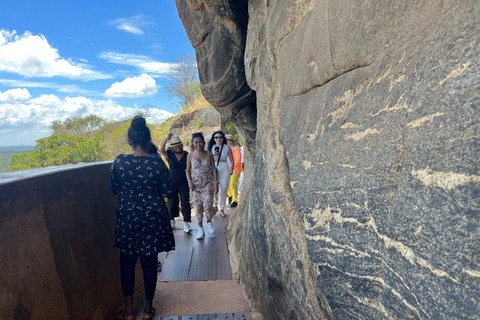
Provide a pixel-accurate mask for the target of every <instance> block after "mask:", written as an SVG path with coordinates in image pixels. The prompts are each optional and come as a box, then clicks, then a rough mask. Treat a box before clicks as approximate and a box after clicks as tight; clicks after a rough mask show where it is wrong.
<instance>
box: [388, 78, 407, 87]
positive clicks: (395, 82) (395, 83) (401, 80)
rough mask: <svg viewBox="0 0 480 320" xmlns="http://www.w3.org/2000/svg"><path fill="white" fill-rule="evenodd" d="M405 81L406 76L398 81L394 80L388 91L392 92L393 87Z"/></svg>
mask: <svg viewBox="0 0 480 320" xmlns="http://www.w3.org/2000/svg"><path fill="white" fill-rule="evenodd" d="M403 80H405V75H401V76H400V77H398V78H397V79H395V80H392V81H391V82H390V88H389V89H388V91H392V89H393V87H395V86H396V85H397V84H398V83H400V82H403Z"/></svg>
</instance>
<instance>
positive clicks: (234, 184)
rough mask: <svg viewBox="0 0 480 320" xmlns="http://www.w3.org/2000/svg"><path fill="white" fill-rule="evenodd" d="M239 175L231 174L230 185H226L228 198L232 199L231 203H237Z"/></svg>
mask: <svg viewBox="0 0 480 320" xmlns="http://www.w3.org/2000/svg"><path fill="white" fill-rule="evenodd" d="M239 177H240V173H235V172H234V173H232V175H231V176H230V184H229V185H228V196H229V197H232V202H238V201H237V200H238V178H239Z"/></svg>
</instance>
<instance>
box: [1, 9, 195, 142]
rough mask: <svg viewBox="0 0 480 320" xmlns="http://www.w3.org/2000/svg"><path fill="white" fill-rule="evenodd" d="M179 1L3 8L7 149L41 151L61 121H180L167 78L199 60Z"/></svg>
mask: <svg viewBox="0 0 480 320" xmlns="http://www.w3.org/2000/svg"><path fill="white" fill-rule="evenodd" d="M193 53H194V49H193V48H192V47H191V45H190V42H189V41H188V38H187V35H186V33H185V30H184V28H183V25H182V23H181V21H180V19H179V17H178V13H177V10H176V7H175V2H174V0H140V1H131V0H116V1H112V0H101V1H98V0H96V1H91V0H83V1H68V0H63V1H51V0H44V1H23V0H17V1H2V2H1V4H0V146H10V145H33V144H35V140H37V139H39V138H42V137H46V136H48V135H49V134H50V131H49V125H50V124H51V123H52V121H55V120H65V119H67V118H69V117H85V116H88V115H90V114H96V115H99V116H102V117H104V118H105V119H107V120H120V119H125V118H129V117H131V116H132V115H133V114H134V113H135V109H136V108H142V106H144V105H147V104H150V105H153V106H155V107H156V108H157V109H155V110H153V111H151V112H150V113H149V115H150V117H149V118H147V121H149V122H161V121H163V120H164V119H166V118H167V117H169V116H171V115H172V114H175V113H176V112H177V110H178V103H177V102H176V101H173V100H171V99H169V97H168V95H167V94H165V93H164V92H163V90H162V87H163V86H164V85H165V83H166V78H165V77H164V73H165V71H166V70H167V69H168V67H169V66H170V65H171V64H172V63H173V62H174V60H175V57H176V56H179V55H188V54H193Z"/></svg>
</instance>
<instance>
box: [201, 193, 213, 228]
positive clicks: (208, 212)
mask: <svg viewBox="0 0 480 320" xmlns="http://www.w3.org/2000/svg"><path fill="white" fill-rule="evenodd" d="M214 193H215V187H213V186H212V187H211V188H208V189H207V190H206V192H205V197H204V201H203V206H204V208H205V210H204V211H205V217H206V218H207V223H208V222H211V221H212V218H213V217H214V216H215V211H214V210H213V206H212V204H213V197H214Z"/></svg>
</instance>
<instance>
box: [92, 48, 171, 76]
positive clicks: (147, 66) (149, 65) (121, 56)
mask: <svg viewBox="0 0 480 320" xmlns="http://www.w3.org/2000/svg"><path fill="white" fill-rule="evenodd" d="M99 58H101V59H104V60H106V61H108V62H111V63H116V64H121V65H126V66H134V67H136V68H138V69H140V70H142V71H143V72H148V73H149V74H153V75H157V76H158V75H162V74H165V73H166V72H167V71H168V69H169V68H170V67H171V66H173V64H172V63H167V62H159V61H156V60H154V59H152V58H150V57H148V56H144V55H139V54H127V53H116V52H101V53H100V54H99Z"/></svg>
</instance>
